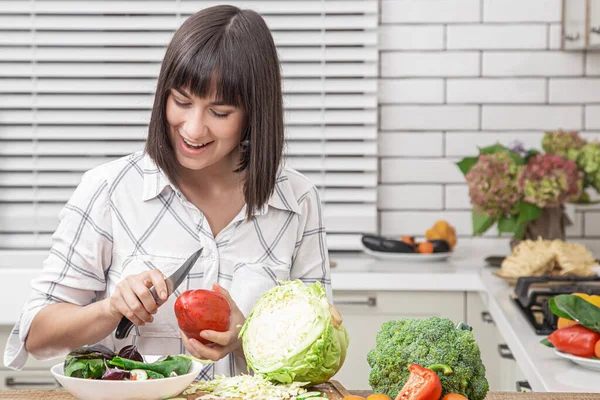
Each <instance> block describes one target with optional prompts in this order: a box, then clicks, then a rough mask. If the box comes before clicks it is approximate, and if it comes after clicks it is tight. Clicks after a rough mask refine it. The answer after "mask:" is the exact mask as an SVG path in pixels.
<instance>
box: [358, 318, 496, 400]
mask: <svg viewBox="0 0 600 400" xmlns="http://www.w3.org/2000/svg"><path fill="white" fill-rule="evenodd" d="M367 361H368V362H369V365H370V366H371V373H370V374H369V383H370V384H371V387H372V388H373V391H374V392H375V393H385V394H387V395H388V396H390V397H391V398H395V397H396V395H397V394H398V392H400V389H402V387H403V386H404V384H405V383H406V381H407V380H408V377H409V375H410V372H409V370H408V366H409V365H410V364H413V363H415V364H419V365H421V366H424V367H425V366H429V367H426V368H428V369H432V370H434V371H436V372H438V376H439V378H440V381H441V383H442V388H443V393H442V396H444V395H446V394H448V393H460V394H462V395H464V396H466V397H467V398H468V399H469V400H484V398H485V396H486V394H487V392H488V390H489V386H488V382H487V379H486V378H485V367H484V365H483V363H482V362H481V354H480V352H479V346H478V345H477V342H475V339H474V338H473V333H472V332H471V329H470V327H469V326H467V325H464V324H458V325H457V326H455V325H454V323H453V322H452V321H450V320H449V319H447V318H439V317H431V318H427V319H401V320H397V321H388V322H385V323H384V324H383V325H382V326H381V331H380V332H379V333H378V334H377V341H376V346H375V349H373V350H371V351H370V352H369V354H368V355H367Z"/></svg>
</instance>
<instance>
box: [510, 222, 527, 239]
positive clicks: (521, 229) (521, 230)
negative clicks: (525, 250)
mask: <svg viewBox="0 0 600 400" xmlns="http://www.w3.org/2000/svg"><path fill="white" fill-rule="evenodd" d="M526 230H527V222H524V223H522V224H519V223H518V222H517V227H516V228H515V231H514V233H513V238H515V239H519V240H521V239H523V238H524V237H525V231H526Z"/></svg>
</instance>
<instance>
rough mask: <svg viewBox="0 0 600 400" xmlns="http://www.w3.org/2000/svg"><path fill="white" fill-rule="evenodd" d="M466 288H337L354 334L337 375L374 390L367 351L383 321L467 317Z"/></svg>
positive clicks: (352, 384) (337, 297)
mask: <svg viewBox="0 0 600 400" xmlns="http://www.w3.org/2000/svg"><path fill="white" fill-rule="evenodd" d="M465 296H466V293H465V292H369V291H334V293H333V297H334V302H335V305H336V307H337V308H338V310H339V311H340V313H341V315H342V318H343V320H344V326H345V327H346V330H347V331H348V335H349V336H350V345H349V346H348V353H347V356H346V361H345V363H344V366H343V367H342V369H341V370H340V371H339V372H338V374H337V375H336V376H335V379H336V380H338V381H339V382H341V383H342V385H344V386H345V387H347V388H352V389H353V390H370V389H371V386H370V385H369V372H370V371H371V368H370V367H369V364H368V363H367V353H368V352H369V350H371V349H373V348H375V338H376V336H377V332H379V330H380V329H381V324H382V323H384V322H386V321H389V320H394V319H399V318H426V317H430V316H439V317H446V318H450V319H451V320H453V321H461V320H462V321H464V320H465V318H466V315H465V301H466V297H465Z"/></svg>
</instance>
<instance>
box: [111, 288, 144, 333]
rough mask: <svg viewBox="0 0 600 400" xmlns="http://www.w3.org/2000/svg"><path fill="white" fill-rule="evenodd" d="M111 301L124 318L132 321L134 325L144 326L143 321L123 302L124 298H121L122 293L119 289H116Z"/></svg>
mask: <svg viewBox="0 0 600 400" xmlns="http://www.w3.org/2000/svg"><path fill="white" fill-rule="evenodd" d="M112 301H113V304H114V307H115V308H116V309H117V311H118V312H119V313H121V314H122V315H123V316H124V317H125V318H127V319H128V320H130V321H131V322H133V324H134V325H136V326H144V325H145V323H144V321H142V320H141V319H139V318H138V317H137V316H136V315H135V313H134V312H133V311H131V309H130V308H129V306H128V305H127V303H126V302H125V299H123V296H122V293H121V292H120V291H117V292H116V293H115V294H114V295H113V299H112Z"/></svg>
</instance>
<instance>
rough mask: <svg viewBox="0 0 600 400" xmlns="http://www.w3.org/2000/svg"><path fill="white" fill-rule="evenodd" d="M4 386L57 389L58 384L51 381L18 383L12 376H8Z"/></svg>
mask: <svg viewBox="0 0 600 400" xmlns="http://www.w3.org/2000/svg"><path fill="white" fill-rule="evenodd" d="M4 385H5V386H7V387H18V386H53V387H58V382H56V381H55V380H53V381H25V382H20V381H18V380H16V379H15V378H13V377H12V376H8V377H6V378H5V379H4Z"/></svg>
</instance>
